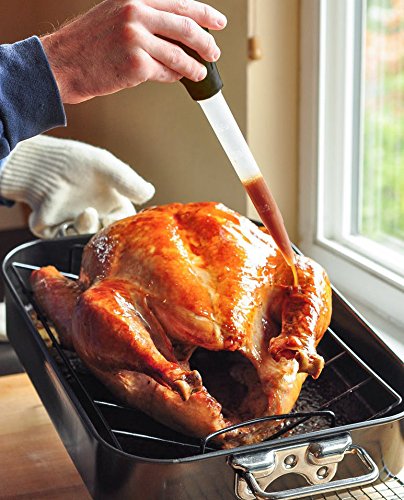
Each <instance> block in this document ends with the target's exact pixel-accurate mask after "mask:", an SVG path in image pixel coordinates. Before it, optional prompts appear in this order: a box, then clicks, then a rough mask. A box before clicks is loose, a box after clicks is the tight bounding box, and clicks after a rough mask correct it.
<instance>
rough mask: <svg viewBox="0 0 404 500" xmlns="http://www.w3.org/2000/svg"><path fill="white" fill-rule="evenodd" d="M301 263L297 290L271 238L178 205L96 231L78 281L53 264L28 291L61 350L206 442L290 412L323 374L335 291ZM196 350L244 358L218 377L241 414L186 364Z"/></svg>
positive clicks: (239, 436)
mask: <svg viewBox="0 0 404 500" xmlns="http://www.w3.org/2000/svg"><path fill="white" fill-rule="evenodd" d="M296 267H297V272H298V276H299V284H300V287H299V289H294V288H293V276H292V272H291V270H290V268H289V267H288V266H287V265H286V263H285V262H284V260H283V258H282V256H281V254H280V252H279V251H278V249H277V248H276V246H275V244H274V242H273V240H272V238H271V237H270V236H269V235H268V234H266V232H265V231H262V230H260V229H259V228H257V227H256V226H255V225H254V224H253V223H251V222H250V221H249V220H248V219H246V218H245V217H242V216H241V215H239V214H237V213H235V212H233V211H231V210H230V209H228V208H226V207H224V206H223V205H221V204H216V203H191V204H186V205H181V204H171V205H166V206H162V207H155V208H152V209H148V210H145V211H143V212H140V213H139V214H137V215H136V216H133V217H130V218H127V219H124V220H122V221H119V222H117V223H115V224H113V225H111V226H109V227H108V228H106V229H104V230H103V231H101V232H100V233H98V234H97V235H95V236H94V237H93V238H92V240H91V241H90V242H89V243H88V245H87V246H86V248H85V250H84V254H83V262H82V269H81V274H80V281H79V283H78V284H72V283H71V282H70V281H69V280H67V279H66V278H64V277H63V276H61V275H60V274H59V273H58V272H57V271H56V270H55V269H54V268H52V267H46V268H42V269H41V270H39V271H36V272H34V273H33V274H32V286H33V290H34V293H35V295H36V297H37V299H38V301H39V303H40V305H41V307H42V308H43V309H44V311H45V312H46V314H47V315H48V316H49V317H50V318H52V319H53V321H54V323H55V325H56V327H57V328H58V329H59V330H60V331H62V332H63V335H62V341H63V343H64V344H65V345H66V346H68V347H71V346H73V348H74V349H75V350H76V352H77V353H78V355H79V356H80V357H81V359H82V360H83V361H84V362H85V363H86V364H87V366H88V367H89V368H90V369H91V370H92V371H93V372H94V373H95V374H96V376H98V377H99V378H100V379H101V380H102V381H103V382H104V383H105V384H106V385H107V386H108V387H110V388H111V390H112V391H113V392H114V393H115V394H117V395H118V396H119V397H120V398H121V399H124V400H126V401H127V402H128V403H129V404H131V405H133V406H136V407H138V408H140V409H141V410H143V411H144V412H145V413H148V414H149V415H151V416H153V417H154V418H156V419H158V420H160V421H161V422H163V423H166V424H167V425H169V426H171V427H173V428H176V429H178V430H181V431H182V432H185V433H187V434H190V435H194V436H198V437H201V436H204V435H206V434H208V433H210V432H213V431H215V430H219V429H221V428H223V427H225V426H226V425H229V424H231V423H237V422H239V421H241V420H243V419H245V418H252V417H258V416H263V415H274V414H279V413H286V412H289V411H290V410H291V409H292V408H293V405H294V403H295V401H296V399H297V397H298V395H299V392H300V389H301V385H302V383H303V381H304V379H305V378H306V376H307V374H311V375H312V376H313V377H314V378H316V377H318V376H319V374H320V372H321V369H322V366H323V360H322V358H321V357H320V356H319V355H318V354H317V352H316V346H317V344H318V342H319V341H320V340H321V338H322V336H323V334H324V332H325V330H326V328H327V326H328V324H329V321H330V316H331V290H330V285H329V281H328V278H327V276H326V274H325V272H324V270H323V269H322V268H321V267H320V266H319V265H317V264H316V263H314V262H313V261H311V260H310V259H307V258H305V257H297V259H296ZM198 347H199V348H203V349H205V350H206V352H207V353H209V351H228V352H233V351H237V353H239V355H240V354H241V355H242V356H243V357H244V358H245V359H246V360H248V363H249V366H248V367H247V366H244V365H243V363H240V362H235V363H234V364H233V365H232V366H231V369H229V370H228V371H229V373H228V377H224V378H227V380H225V381H220V383H221V385H223V384H225V385H226V384H227V388H228V391H230V393H231V391H232V384H234V385H236V384H238V385H239V386H240V387H243V388H244V389H243V391H244V392H243V391H241V392H243V396H242V397H241V396H240V397H241V400H240V402H237V404H235V405H230V406H234V408H226V407H222V405H221V404H220V401H218V400H217V399H215V398H214V397H213V396H212V395H211V394H209V392H208V391H207V389H206V388H205V387H203V385H202V383H203V380H201V377H200V375H199V373H198V372H197V371H196V370H193V369H192V368H191V367H192V363H193V362H192V358H191V356H192V353H193V352H194V351H195V349H197V348H198ZM190 358H191V367H190ZM211 370H213V371H214V370H215V366H214V365H213V366H212V367H211ZM210 375H211V374H209V377H206V378H207V379H208V378H209V380H213V382H212V384H213V385H214V382H215V376H214V374H213V376H210ZM225 375H226V374H225ZM210 384H211V382H209V385H210ZM213 385H212V390H213V392H215V391H216V390H215V389H214V387H213ZM225 390H226V387H225ZM218 394H219V392H218ZM219 399H220V398H219ZM235 408H236V409H235ZM270 433H271V425H259V426H254V427H250V428H249V429H243V430H241V431H238V432H234V433H227V434H226V435H224V437H222V438H221V445H222V446H236V445H239V444H243V443H251V442H256V441H259V440H261V439H263V438H265V437H266V436H268V435H269V434H270Z"/></svg>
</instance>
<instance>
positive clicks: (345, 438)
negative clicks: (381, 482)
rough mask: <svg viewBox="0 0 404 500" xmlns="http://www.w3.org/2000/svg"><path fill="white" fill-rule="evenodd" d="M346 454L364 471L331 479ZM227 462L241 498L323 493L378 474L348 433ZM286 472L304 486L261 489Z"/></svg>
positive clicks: (273, 499)
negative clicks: (232, 472)
mask: <svg viewBox="0 0 404 500" xmlns="http://www.w3.org/2000/svg"><path fill="white" fill-rule="evenodd" d="M346 454H354V455H356V456H357V457H358V458H359V459H360V460H361V462H362V463H363V465H364V466H365V467H366V472H365V473H364V474H362V475H360V476H356V477H349V478H344V479H338V480H336V481H332V478H333V477H334V475H335V473H336V471H337V467H338V462H341V461H342V460H343V458H344V456H345V455H346ZM230 465H232V466H233V468H234V469H235V470H236V484H235V492H236V495H237V498H239V499H241V500H252V499H254V498H258V499H260V500H292V499H301V498H303V497H306V496H310V495H316V494H321V493H327V492H330V491H335V490H339V489H344V488H354V487H357V486H362V485H364V484H368V483H371V482H373V481H375V480H376V479H377V478H378V477H379V470H378V468H377V465H376V464H375V462H374V461H373V460H372V458H371V457H370V455H369V454H368V453H367V451H366V450H365V449H363V448H362V447H360V446H357V445H354V444H352V441H351V437H350V435H349V434H343V435H339V436H336V437H334V438H331V439H328V440H326V441H322V442H320V443H315V442H305V443H304V442H300V443H299V444H297V445H292V446H290V445H289V446H285V447H283V448H282V447H280V448H276V449H269V450H268V449H267V450H265V451H263V452H261V453H260V454H258V456H256V457H254V455H252V454H249V455H248V454H247V453H245V454H242V455H234V456H233V457H231V459H230ZM290 472H293V473H296V474H300V475H302V476H303V477H305V479H306V480H307V482H308V483H309V485H308V486H304V487H301V488H293V489H289V490H282V491H274V492H266V491H265V489H266V488H267V487H268V486H269V485H270V484H271V483H272V482H273V481H274V480H275V479H277V478H279V477H280V476H282V475H284V474H288V473H290Z"/></svg>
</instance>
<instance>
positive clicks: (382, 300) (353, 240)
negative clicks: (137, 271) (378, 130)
mask: <svg viewBox="0 0 404 500" xmlns="http://www.w3.org/2000/svg"><path fill="white" fill-rule="evenodd" d="M364 8H365V2H364V1H362V0H355V2H347V1H344V2H340V1H339V0H302V3H301V44H300V61H301V64H300V123H299V128H300V137H299V245H300V247H301V249H302V250H303V252H304V253H305V254H306V255H308V256H310V257H312V258H314V259H315V260H317V261H318V262H320V263H321V264H322V265H323V266H324V267H325V269H326V270H327V272H328V273H329V275H330V277H331V280H332V282H333V283H334V285H335V286H336V287H337V288H338V289H339V290H340V291H341V292H342V293H343V294H345V295H346V296H347V297H348V299H349V300H351V302H353V303H354V304H358V305H360V306H361V310H362V311H364V312H365V314H366V310H368V311H371V313H372V317H375V316H377V317H380V318H381V322H382V323H383V324H384V325H386V322H387V324H388V325H392V327H393V328H396V329H398V331H399V332H401V333H400V334H399V335H400V337H401V335H402V329H403V328H404V294H403V290H404V278H403V276H402V275H401V276H400V274H398V273H395V272H394V271H393V269H394V267H390V268H388V267H386V266H385V265H383V262H382V261H381V260H380V259H379V260H380V261H379V262H377V261H376V260H373V259H374V257H375V255H376V256H377V252H378V250H379V249H378V248H377V244H374V245H373V244H372V242H371V240H368V239H366V238H364V237H360V236H359V237H356V236H355V237H353V236H349V234H348V233H349V231H348V230H347V228H348V227H349V228H350V227H351V224H352V218H353V217H354V215H355V214H353V213H351V211H350V209H349V207H351V203H349V204H348V201H347V200H348V199H349V200H350V197H351V196H352V194H353V193H354V191H355V190H356V191H357V185H355V183H357V182H359V178H358V175H356V177H352V170H351V169H352V165H353V164H355V162H358V159H359V157H360V155H362V145H361V144H360V141H359V138H360V134H359V133H358V123H359V120H360V116H361V114H362V106H360V108H359V111H358V114H356V115H354V119H353V120H352V110H353V99H355V98H356V99H357V98H358V94H356V95H355V93H358V92H359V95H363V94H362V92H361V88H360V87H358V86H357V87H356V88H355V87H354V88H352V89H351V91H350V92H349V94H350V95H347V93H346V88H347V87H348V86H347V85H346V82H347V81H352V80H353V78H352V76H353V71H355V68H356V70H359V71H361V69H360V68H359V69H358V65H357V64H356V63H357V61H358V57H359V56H360V50H361V47H362V33H361V32H358V31H357V30H354V27H355V25H354V20H355V15H360V14H361V13H362V12H363V9H364ZM330 9H332V10H330ZM352 9H354V10H355V12H356V14H355V15H353V10H352ZM331 12H332V15H331ZM348 32H349V33H350V34H351V35H352V33H355V35H356V36H346V35H347V33H348ZM326 33H327V34H326ZM341 47H342V50H341ZM331 63H332V65H333V66H332V68H333V71H330V64H331ZM355 65H356V66H355ZM333 73H334V75H335V74H338V75H342V78H341V79H338V78H335V77H334V78H333ZM341 81H343V82H344V85H340V86H339V83H340V82H341ZM356 81H358V79H356ZM359 81H362V79H359ZM338 86H339V87H338ZM342 87H343V88H342ZM351 87H352V86H351ZM335 96H337V98H336V97H335ZM326 110H327V113H332V114H331V116H333V117H335V120H332V123H330V122H329V121H328V122H327V120H326V118H325V112H326ZM348 118H350V119H348ZM355 143H356V145H357V147H356V148H353V147H352V144H355ZM326 159H327V161H326ZM341 166H342V168H341ZM335 206H337V207H341V206H342V207H345V208H348V209H346V210H335V209H334V207H335ZM330 214H332V215H330ZM361 247H362V253H361V252H360V249H361ZM386 254H387V253H386V252H385V253H384V255H386ZM372 257H373V259H372ZM402 260H403V261H404V258H403V259H402ZM400 261H401V259H400ZM394 265H395V266H397V265H399V266H403V267H402V269H403V270H404V262H401V263H399V262H398V261H396V262H394ZM376 322H377V321H376Z"/></svg>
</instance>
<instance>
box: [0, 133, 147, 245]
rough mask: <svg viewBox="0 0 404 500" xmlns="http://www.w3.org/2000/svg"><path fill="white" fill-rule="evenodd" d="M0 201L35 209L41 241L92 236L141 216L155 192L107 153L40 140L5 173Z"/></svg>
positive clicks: (25, 147)
mask: <svg viewBox="0 0 404 500" xmlns="http://www.w3.org/2000/svg"><path fill="white" fill-rule="evenodd" d="M0 195H1V196H2V197H3V198H7V199H9V200H13V201H21V202H24V203H27V204H28V205H29V206H30V207H31V208H32V214H31V215H30V218H29V227H30V229H31V231H32V232H33V233H34V234H35V235H36V236H38V237H40V238H52V237H55V236H57V235H60V234H62V235H63V234H70V233H75V234H77V233H79V234H83V233H91V232H95V231H98V229H100V228H101V227H103V226H105V225H108V224H110V223H112V222H114V221H115V220H118V219H122V218H124V217H128V216H129V215H133V214H135V213H136V211H135V208H134V206H133V204H132V203H135V204H142V203H145V202H146V201H148V200H149V199H150V198H151V197H152V196H153V195H154V187H153V185H152V184H150V183H149V182H146V181H145V180H144V179H143V178H142V177H140V176H139V175H138V174H137V173H136V172H135V171H134V170H132V169H131V168H130V167H129V165H126V163H123V162H122V161H120V160H119V159H118V158H116V157H115V156H114V155H113V154H111V153H110V152H108V151H106V150H105V149H100V148H96V147H94V146H90V145H88V144H85V143H83V142H78V141H72V140H67V139H56V138H54V137H49V136H44V135H40V136H37V137H33V138H32V139H28V140H26V141H23V142H21V143H20V144H19V145H18V146H17V147H16V148H15V150H14V151H13V152H12V153H11V154H10V156H9V158H8V160H7V162H6V164H5V165H4V167H3V169H2V171H1V172H0Z"/></svg>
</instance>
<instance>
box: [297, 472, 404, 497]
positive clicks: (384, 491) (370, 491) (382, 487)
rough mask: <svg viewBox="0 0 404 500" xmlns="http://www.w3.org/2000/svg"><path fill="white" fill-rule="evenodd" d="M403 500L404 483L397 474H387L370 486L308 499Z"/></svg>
mask: <svg viewBox="0 0 404 500" xmlns="http://www.w3.org/2000/svg"><path fill="white" fill-rule="evenodd" d="M353 498H354V499H355V500H381V499H386V500H403V498H404V483H403V482H402V481H401V480H400V479H399V478H397V477H395V476H387V478H386V479H384V480H378V481H377V482H376V483H373V484H372V485H370V486H362V488H354V489H347V490H342V491H338V492H334V493H329V494H327V495H316V496H314V497H307V500H318V499H324V500H349V499H353Z"/></svg>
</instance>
